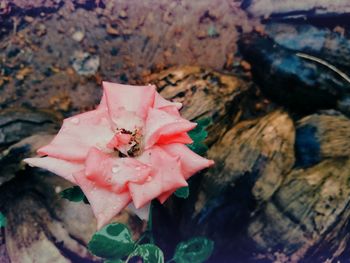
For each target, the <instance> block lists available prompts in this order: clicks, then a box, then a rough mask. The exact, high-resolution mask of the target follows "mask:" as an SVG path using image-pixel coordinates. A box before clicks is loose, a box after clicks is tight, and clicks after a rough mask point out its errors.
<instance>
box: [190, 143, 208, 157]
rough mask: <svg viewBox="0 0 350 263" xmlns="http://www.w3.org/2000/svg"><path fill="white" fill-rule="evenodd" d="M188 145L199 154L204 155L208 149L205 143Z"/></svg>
mask: <svg viewBox="0 0 350 263" xmlns="http://www.w3.org/2000/svg"><path fill="white" fill-rule="evenodd" d="M188 147H189V148H190V149H191V150H192V151H194V152H195V153H196V154H198V155H204V154H205V153H206V152H207V151H208V146H206V145H205V144H204V143H192V144H190V145H189V146H188Z"/></svg>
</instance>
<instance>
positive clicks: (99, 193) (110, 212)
mask: <svg viewBox="0 0 350 263" xmlns="http://www.w3.org/2000/svg"><path fill="white" fill-rule="evenodd" d="M73 176H74V178H75V180H76V182H77V184H78V185H79V186H80V188H81V189H82V190H83V192H84V194H85V196H86V198H87V199H88V200H89V203H90V205H91V209H92V211H93V212H94V215H95V217H96V219H97V228H98V229H100V228H101V227H103V226H104V225H106V224H107V223H108V222H109V221H110V220H111V219H112V218H113V217H114V216H116V215H117V214H119V213H120V211H122V210H123V209H124V208H125V207H126V206H127V205H128V203H129V202H130V200H131V199H130V195H129V193H128V192H124V193H121V194H117V193H114V192H111V191H108V190H106V189H105V188H102V187H99V186H98V185H96V183H94V182H92V181H90V180H88V179H87V178H86V177H85V173H84V171H80V172H78V173H75V174H74V175H73Z"/></svg>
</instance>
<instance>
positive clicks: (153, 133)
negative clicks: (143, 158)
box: [144, 109, 196, 149]
mask: <svg viewBox="0 0 350 263" xmlns="http://www.w3.org/2000/svg"><path fill="white" fill-rule="evenodd" d="M194 127H196V123H193V122H190V121H188V120H185V119H183V118H181V117H180V116H174V115H170V114H169V113H167V112H164V111H162V110H158V109H150V110H149V112H148V117H147V120H146V127H145V132H144V136H145V139H144V140H145V149H149V148H150V147H152V145H154V144H156V143H157V141H158V140H159V138H160V137H161V136H171V135H176V134H181V133H184V132H188V131H189V130H192V129H193V128H194Z"/></svg>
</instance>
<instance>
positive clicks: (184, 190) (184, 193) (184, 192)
mask: <svg viewBox="0 0 350 263" xmlns="http://www.w3.org/2000/svg"><path fill="white" fill-rule="evenodd" d="M174 194H175V195H176V196H177V197H179V198H184V199H186V198H187V197H188V196H189V194H190V189H189V188H188V186H184V187H181V188H179V189H177V190H176V191H175V193H174Z"/></svg>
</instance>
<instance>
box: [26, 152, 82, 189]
mask: <svg viewBox="0 0 350 263" xmlns="http://www.w3.org/2000/svg"><path fill="white" fill-rule="evenodd" d="M23 161H24V162H26V163H27V164H29V165H30V166H35V167H39V168H42V169H46V170H49V171H50V172H52V173H55V174H57V175H59V176H61V177H63V178H64V179H66V180H68V181H70V182H72V183H73V184H75V183H76V182H75V179H74V177H73V173H76V172H78V171H80V170H82V169H84V164H83V163H75V162H69V161H65V160H60V159H56V158H52V157H43V158H27V159H24V160H23Z"/></svg>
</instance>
